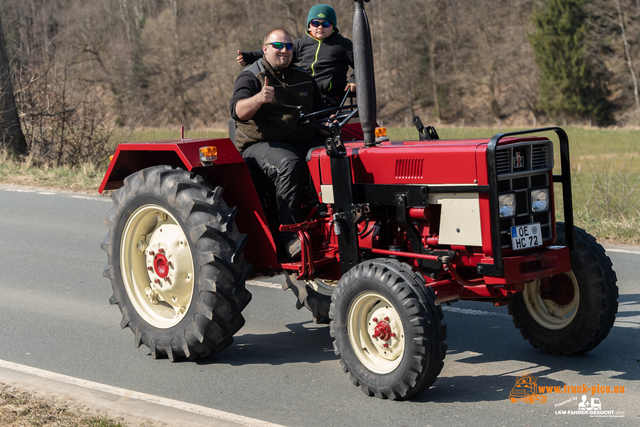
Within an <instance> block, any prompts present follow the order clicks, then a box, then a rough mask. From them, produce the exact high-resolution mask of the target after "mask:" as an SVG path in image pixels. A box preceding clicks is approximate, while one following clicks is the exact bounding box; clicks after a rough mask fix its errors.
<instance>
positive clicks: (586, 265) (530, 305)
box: [509, 223, 618, 356]
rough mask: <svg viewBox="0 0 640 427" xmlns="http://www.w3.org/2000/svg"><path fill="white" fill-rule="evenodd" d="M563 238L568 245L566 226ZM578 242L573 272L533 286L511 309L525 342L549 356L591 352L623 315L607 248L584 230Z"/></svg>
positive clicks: (561, 241) (560, 232) (529, 285)
mask: <svg viewBox="0 0 640 427" xmlns="http://www.w3.org/2000/svg"><path fill="white" fill-rule="evenodd" d="M557 235H558V238H557V242H558V244H560V245H565V244H566V237H565V225H564V224H563V223H558V225H557ZM574 240H575V248H574V251H573V253H572V254H571V271H569V272H567V273H562V274H557V275H554V276H550V277H546V278H543V279H538V280H535V281H533V282H530V283H527V284H526V286H525V289H524V291H523V292H520V293H518V294H516V296H515V297H514V298H513V301H512V302H511V304H510V305H509V313H510V314H511V316H512V317H513V323H514V324H515V326H516V328H518V329H519V330H520V333H521V334H522V337H523V338H524V339H526V340H529V342H530V343H531V345H532V346H534V347H535V348H539V349H540V350H542V351H543V352H545V353H551V354H559V355H566V356H573V355H578V354H583V353H586V352H588V351H589V350H591V349H593V348H594V347H596V346H597V345H598V344H600V342H601V341H602V340H603V339H605V338H606V336H607V335H608V334H609V331H610V330H611V328H612V327H613V322H614V320H615V317H616V313H617V311H618V287H617V286H616V281H617V278H616V273H615V272H614V271H613V268H612V264H611V260H610V259H609V257H608V256H607V255H606V253H605V251H604V248H603V247H602V246H601V245H600V244H598V243H597V242H596V239H595V238H594V237H593V236H591V235H590V234H588V233H587V232H586V231H584V230H583V229H581V228H578V227H574Z"/></svg>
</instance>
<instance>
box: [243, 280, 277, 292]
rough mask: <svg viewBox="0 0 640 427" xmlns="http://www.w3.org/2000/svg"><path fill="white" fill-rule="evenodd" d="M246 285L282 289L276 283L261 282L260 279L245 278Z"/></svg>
mask: <svg viewBox="0 0 640 427" xmlns="http://www.w3.org/2000/svg"><path fill="white" fill-rule="evenodd" d="M247 285H252V286H262V287H263V288H272V289H280V290H282V285H279V284H277V283H270V282H263V281H261V280H247Z"/></svg>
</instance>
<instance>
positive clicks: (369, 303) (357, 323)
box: [348, 292, 404, 374]
mask: <svg viewBox="0 0 640 427" xmlns="http://www.w3.org/2000/svg"><path fill="white" fill-rule="evenodd" d="M348 333H349V340H350V341H351V345H352V348H353V350H354V352H355V353H356V356H357V357H358V359H360V361H361V362H362V363H363V364H364V365H365V366H367V368H368V369H370V370H371V371H373V372H376V373H379V374H385V373H389V372H391V371H393V370H394V369H395V368H396V367H397V366H398V365H399V364H400V362H401V361H402V355H403V353H404V329H403V327H402V320H401V318H400V315H399V313H398V312H397V311H396V309H395V308H394V307H393V305H392V304H391V303H390V302H389V300H387V299H386V298H385V297H383V296H381V295H380V294H377V293H375V292H367V293H364V294H362V295H360V296H359V297H358V298H356V299H355V300H354V302H353V303H352V304H351V307H350V309H349V324H348Z"/></svg>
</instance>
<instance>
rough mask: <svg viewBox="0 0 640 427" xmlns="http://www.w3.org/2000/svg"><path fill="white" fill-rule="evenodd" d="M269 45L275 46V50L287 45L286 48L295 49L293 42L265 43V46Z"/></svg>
mask: <svg viewBox="0 0 640 427" xmlns="http://www.w3.org/2000/svg"><path fill="white" fill-rule="evenodd" d="M268 45H271V46H273V48H274V49H275V50H280V49H282V48H283V47H286V48H287V50H291V49H293V43H283V42H273V43H267V44H265V46H268Z"/></svg>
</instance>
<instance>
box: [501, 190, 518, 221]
mask: <svg viewBox="0 0 640 427" xmlns="http://www.w3.org/2000/svg"><path fill="white" fill-rule="evenodd" d="M498 206H499V207H500V218H506V217H509V216H514V215H515V214H516V196H515V194H503V195H502V196H500V198H499V199H498Z"/></svg>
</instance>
